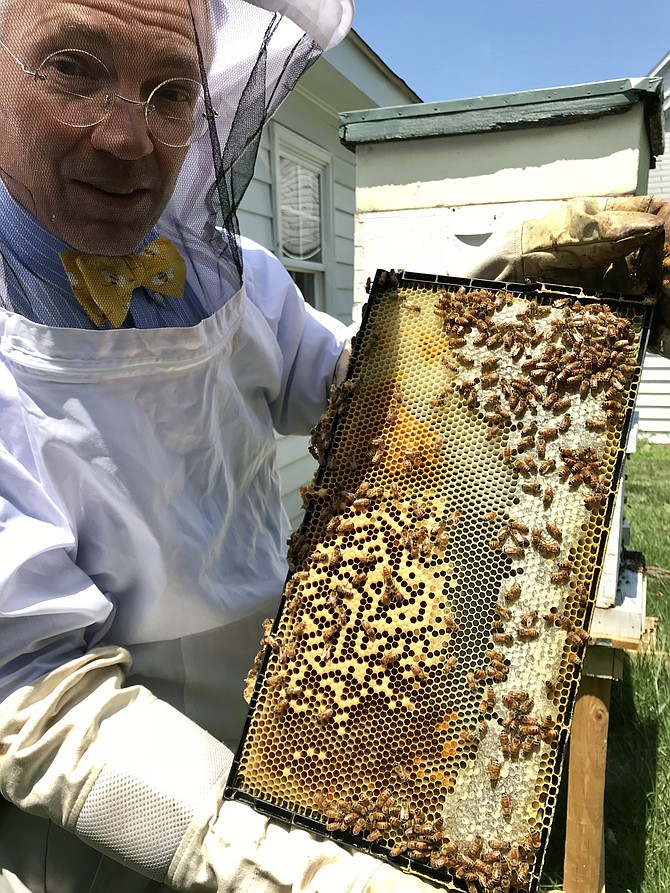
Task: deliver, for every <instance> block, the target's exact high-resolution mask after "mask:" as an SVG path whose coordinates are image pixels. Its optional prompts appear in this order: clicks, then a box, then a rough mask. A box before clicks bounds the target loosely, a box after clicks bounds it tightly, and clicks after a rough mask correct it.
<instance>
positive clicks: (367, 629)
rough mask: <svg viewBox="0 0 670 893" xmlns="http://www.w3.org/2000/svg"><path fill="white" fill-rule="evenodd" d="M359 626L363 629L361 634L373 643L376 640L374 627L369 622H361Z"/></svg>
mask: <svg viewBox="0 0 670 893" xmlns="http://www.w3.org/2000/svg"><path fill="white" fill-rule="evenodd" d="M361 626H362V627H363V632H364V633H365V635H366V636H367V637H368V639H369V640H370V641H371V642H374V641H375V639H376V638H377V632H376V630H375V628H374V626H373V625H372V624H371V623H370V621H369V620H361Z"/></svg>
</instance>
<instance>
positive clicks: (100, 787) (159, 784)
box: [0, 647, 432, 893]
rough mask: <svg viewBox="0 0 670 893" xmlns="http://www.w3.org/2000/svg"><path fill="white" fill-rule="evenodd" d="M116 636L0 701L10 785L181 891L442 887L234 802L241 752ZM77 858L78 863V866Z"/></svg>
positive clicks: (39, 808) (3, 766) (3, 773)
mask: <svg viewBox="0 0 670 893" xmlns="http://www.w3.org/2000/svg"><path fill="white" fill-rule="evenodd" d="M129 668H130V657H129V655H128V652H127V651H125V650H124V649H122V648H117V647H104V648H97V649H93V650H92V651H91V652H89V653H88V654H86V655H84V656H83V657H80V658H78V659H76V660H73V661H71V662H69V663H68V664H65V665H63V666H61V667H59V668H58V669H57V670H54V671H52V672H51V673H49V674H48V675H47V676H44V677H42V678H41V679H40V680H38V681H37V682H36V683H34V684H32V685H30V686H24V687H23V688H20V689H18V690H17V691H16V692H14V693H13V694H12V695H10V696H9V697H8V698H7V699H6V700H5V701H4V702H3V703H2V704H0V793H1V794H2V795H3V796H4V797H6V798H7V799H8V800H10V801H11V802H13V803H14V804H16V805H17V806H19V807H20V808H22V809H24V810H26V811H28V812H32V813H35V814H38V815H41V816H45V817H48V818H50V819H51V820H52V821H54V822H56V823H57V824H59V825H61V826H62V827H64V828H66V829H67V830H69V831H72V832H74V833H75V834H76V835H77V836H78V837H80V838H81V839H83V840H84V841H85V842H86V843H89V844H90V845H91V846H93V847H94V848H95V849H97V850H100V851H101V852H103V853H105V854H106V855H108V856H110V857H111V858H113V859H116V860H117V861H119V862H121V863H122V864H124V865H126V866H127V867H129V868H132V869H134V870H136V871H138V872H139V873H141V874H144V875H146V876H147V877H150V878H153V879H155V880H157V881H165V882H166V883H168V884H170V885H171V886H173V887H174V888H175V889H176V890H180V891H189V893H191V891H203V893H204V891H219V893H223V891H230V893H233V891H235V893H242V891H244V890H250V891H251V890H253V891H254V893H279V891H283V893H286V891H292V893H350V891H351V893H354V891H355V893H359V891H364V890H365V891H368V893H373V891H379V893H381V891H382V890H383V891H386V893H393V891H394V890H397V891H400V890H402V891H403V893H412V891H416V893H420V891H426V890H430V889H432V885H430V884H425V883H423V882H422V881H420V880H418V879H417V878H413V877H411V876H408V875H406V874H404V873H402V872H401V871H399V870H397V869H394V868H393V867H391V866H389V865H384V864H383V863H381V862H379V861H378V860H376V859H374V858H373V857H371V856H368V855H367V854H365V853H360V852H355V853H354V852H350V851H349V850H347V849H345V848H343V847H340V846H338V845H337V844H336V843H334V842H332V841H324V840H322V839H319V838H318V837H317V836H315V835H312V834H309V833H307V832H305V831H302V830H300V829H297V828H289V827H287V826H285V825H282V824H281V823H279V822H275V821H273V820H270V819H268V818H266V817H264V816H262V815H260V814H259V813H256V812H254V810H253V809H252V808H251V807H249V806H247V805H246V804H243V803H239V802H230V801H228V802H225V803H224V802H223V801H222V791H223V787H224V785H225V781H226V778H227V775H228V771H229V768H230V763H231V760H232V754H231V752H230V751H229V750H228V749H227V748H226V747H225V746H224V745H222V744H220V743H219V742H218V741H217V740H216V739H214V738H213V737H212V736H211V735H209V734H208V733H207V732H205V731H204V730H203V729H201V728H200V727H199V726H197V725H196V724H195V723H193V722H192V721H191V720H189V719H187V718H186V717H185V716H183V715H182V714H181V713H179V711H177V710H175V709H174V708H172V707H170V706H169V705H167V704H166V703H164V702H162V701H160V700H158V699H157V698H155V697H154V696H153V695H152V694H151V693H150V692H149V691H147V690H146V689H145V688H142V687H141V686H128V687H123V682H124V679H125V676H126V674H127V672H128V670H129ZM73 871H76V866H73Z"/></svg>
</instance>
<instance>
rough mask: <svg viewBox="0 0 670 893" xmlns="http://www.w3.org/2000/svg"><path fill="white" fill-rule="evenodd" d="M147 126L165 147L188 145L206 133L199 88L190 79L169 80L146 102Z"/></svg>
mask: <svg viewBox="0 0 670 893" xmlns="http://www.w3.org/2000/svg"><path fill="white" fill-rule="evenodd" d="M147 124H148V125H149V129H150V130H151V132H152V134H153V135H154V136H155V137H156V139H157V140H160V142H161V143H164V144H165V145H166V146H174V147H179V146H188V145H189V144H190V143H192V142H194V141H195V140H198V139H200V138H201V137H202V136H204V135H205V133H207V114H206V108H205V96H204V93H203V90H202V85H201V84H200V83H199V82H198V81H195V80H191V78H170V80H168V81H163V83H162V84H159V85H158V86H157V87H156V89H155V90H154V91H153V92H152V93H151V95H150V96H149V99H148V101H147Z"/></svg>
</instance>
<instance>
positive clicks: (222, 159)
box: [0, 0, 353, 309]
mask: <svg viewBox="0 0 670 893" xmlns="http://www.w3.org/2000/svg"><path fill="white" fill-rule="evenodd" d="M352 14H353V9H352V0H299V2H291V0H73V2H62V0H0V15H1V17H2V18H1V20H0V41H1V42H2V45H1V46H0V126H2V128H3V143H4V148H3V147H1V146H0V175H1V177H2V181H3V183H4V186H5V187H6V190H7V192H8V193H9V195H10V196H11V198H12V199H13V200H15V201H16V202H17V204H18V206H19V207H20V208H22V209H25V210H27V211H28V212H29V213H30V214H31V215H33V216H34V217H35V218H36V219H37V220H38V221H39V222H40V224H42V225H44V226H45V227H46V228H47V229H48V230H50V231H52V232H53V233H54V234H55V235H56V236H57V237H58V238H59V239H62V240H63V242H65V243H66V244H67V245H68V246H71V247H73V248H76V249H79V250H83V251H85V252H88V253H98V254H110V255H111V254H126V253H128V252H129V251H131V250H134V247H135V246H136V245H139V244H141V240H142V237H144V236H145V234H146V232H147V231H149V230H151V229H152V228H157V229H159V230H160V231H161V232H164V233H165V234H166V235H168V236H170V235H178V236H179V237H180V241H184V239H186V237H187V236H188V238H189V239H190V238H192V239H193V240H198V239H199V240H203V239H204V240H205V242H207V243H209V244H210V245H211V246H212V247H214V248H215V250H217V251H218V253H219V256H220V264H219V270H220V272H221V276H222V281H224V282H225V283H226V286H225V289H224V291H226V292H227V293H228V294H231V293H233V292H234V291H236V290H237V288H239V285H240V283H241V277H242V255H241V250H240V243H239V238H238V236H239V233H238V225H237V217H236V211H237V208H238V206H239V204H240V201H241V199H242V196H243V195H244V192H245V190H246V188H247V186H248V184H249V181H250V179H251V177H252V175H253V169H254V163H255V159H256V153H257V148H258V144H259V140H260V135H261V131H262V128H263V125H264V124H265V122H266V121H267V120H268V118H269V117H270V116H271V115H272V114H273V113H274V112H275V111H276V109H277V108H278V106H279V105H280V103H281V102H282V101H283V99H284V98H285V97H286V95H287V94H288V93H289V92H290V90H291V89H292V88H293V86H294V85H295V83H296V81H297V80H298V78H299V77H300V75H301V74H302V73H303V72H304V71H305V70H306V68H307V67H308V66H309V65H310V64H311V63H312V62H313V61H314V60H315V59H316V58H317V57H318V56H319V54H320V53H321V52H322V51H323V50H324V49H327V48H328V47H329V46H332V45H334V44H336V43H337V42H339V40H341V39H342V38H343V37H344V35H345V34H346V33H347V31H348V29H349V27H350V24H351V19H352ZM73 58H74V61H73ZM93 66H98V68H96V69H95V78H98V79H99V72H100V71H104V72H105V76H106V77H107V78H108V86H107V87H106V88H105V90H106V91H107V92H106V93H105V96H104V97H103V98H102V99H100V97H99V96H97V94H96V96H97V98H96V102H97V105H95V103H93V102H90V103H88V104H87V103H85V102H84V101H83V100H81V101H80V102H79V105H77V107H76V109H75V110H74V111H72V108H73V107H74V106H75V105H76V103H75V102H74V101H73V100H72V99H71V94H73V93H74V94H77V95H80V94H81V95H84V96H85V98H86V100H88V99H89V92H90V93H93V90H92V88H91V90H89V85H88V84H89V80H90V81H91V82H94V81H95V78H94V77H93V76H92V75H90V74H89V71H88V69H89V67H93ZM82 70H83V73H82V74H81V77H80V73H81V72H82ZM73 75H76V77H77V79H78V80H77V81H76V83H77V84H79V82H80V81H81V82H82V84H83V86H81V87H80V86H77V87H76V88H70V86H69V85H71V84H72V83H73ZM173 79H184V80H186V81H188V82H189V83H190V82H194V83H195V82H198V84H201V85H202V86H201V90H200V93H199V102H200V103H201V106H200V107H201V108H202V111H203V114H199V115H198V119H199V122H200V123H201V124H202V127H199V128H198V133H197V134H194V135H193V136H192V137H191V138H190V142H189V144H188V145H187V146H177V147H175V146H173V145H164V144H163V143H161V142H160V137H161V136H163V138H164V139H165V133H164V132H163V133H161V131H159V129H158V128H156V133H155V134H154V130H153V129H152V127H151V125H150V126H149V135H148V136H147V133H146V126H145V123H149V118H148V117H147V120H146V122H145V121H144V120H142V117H143V115H144V114H147V115H148V116H152V121H153V120H155V117H154V116H155V115H156V114H157V112H156V103H155V102H153V96H154V94H152V92H151V91H152V90H153V89H155V88H156V87H157V85H159V84H162V82H163V81H164V80H165V81H168V82H169V84H170V85H171V84H172V80H173ZM61 82H62V83H65V84H67V85H68V86H67V92H68V102H67V104H66V103H64V102H63V99H62V93H63V90H62V89H61ZM95 82H96V83H97V81H95ZM54 84H55V85H56V86H55V87H54ZM58 89H61V92H58ZM98 92H100V91H98ZM162 92H165V91H164V88H163V87H161V88H160V90H159V92H158V94H155V95H159V96H160V95H161V93H162ZM179 98H181V97H179ZM203 101H204V105H202V103H203ZM103 103H107V105H105V106H104V107H103ZM82 106H85V108H84V111H82V110H81V108H82ZM98 107H99V109H100V110H99V111H98V112H96V109H98ZM62 108H65V111H61V109H62ZM85 115H88V118H87V119H86V120H85V121H83V123H82V120H80V118H82V117H83V116H85ZM76 116H79V118H77V117H76ZM102 116H104V117H102ZM96 117H102V120H101V121H98V120H94V118H96ZM66 118H67V119H68V120H66V121H64V119H66ZM168 118H169V114H168ZM89 119H90V120H89ZM141 126H144V127H145V132H144V133H141V132H140V128H141ZM161 126H162V127H163V128H164V130H165V128H166V127H168V125H166V124H165V121H163V124H162V125H161ZM168 129H169V127H168ZM155 135H158V136H159V140H158V141H156V139H155V138H154V136H155ZM150 141H151V142H153V146H152V145H151V142H150ZM179 141H180V140H175V139H172V140H171V139H170V138H169V137H168V139H167V142H168V143H170V142H173V143H174V142H179ZM96 190H97V191H96ZM100 190H104V192H102V193H101V192H100ZM124 206H125V207H124ZM103 224H106V226H105V225H103ZM98 230H99V231H100V232H98ZM96 233H97V235H96ZM3 262H4V268H5V279H8V278H10V279H11V276H12V268H13V263H12V258H11V257H9V256H7V253H6V252H3ZM14 278H15V279H18V278H19V277H18V276H15V277H14ZM16 288H17V283H16V282H14V285H13V286H12V287H10V286H8V287H7V289H6V290H3V291H4V292H5V293H3V294H2V295H1V296H0V306H2V305H3V304H4V306H8V308H9V309H14V308H13V307H12V301H11V297H10V298H8V297H7V293H6V291H9V292H10V294H11V293H12V290H13V293H14V294H16Z"/></svg>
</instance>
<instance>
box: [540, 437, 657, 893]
mask: <svg viewBox="0 0 670 893" xmlns="http://www.w3.org/2000/svg"><path fill="white" fill-rule="evenodd" d="M626 475H627V480H626V496H627V502H626V510H625V514H626V517H627V519H628V521H629V522H630V526H631V548H633V549H639V550H641V551H642V552H643V553H644V555H645V558H646V562H647V566H648V572H649V576H648V595H647V614H648V615H649V616H651V617H657V618H658V619H659V628H658V632H657V639H656V647H655V651H653V652H648V653H646V654H643V655H638V656H633V657H632V658H631V657H626V660H625V671H624V679H623V681H622V682H615V683H614V686H613V689H612V701H611V709H610V736H609V748H608V758H607V781H606V790H605V866H606V888H607V893H670V772H669V771H668V769H669V765H670V709H669V708H670V446H661V445H658V444H649V443H644V442H640V443H638V448H637V451H636V452H635V453H634V454H633V455H632V456H631V458H630V459H629V461H628V463H627V465H626ZM564 780H565V779H564ZM564 788H565V785H563V790H562V791H561V797H560V798H559V804H558V807H557V810H556V818H555V821H554V827H553V831H552V837H551V840H550V842H549V848H548V852H547V860H546V866H545V872H544V877H543V882H542V885H541V887H540V890H541V891H549V890H556V889H561V882H562V878H561V875H562V861H563V847H564V828H565V802H564V801H565V790H564ZM568 893H569V891H568Z"/></svg>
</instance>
